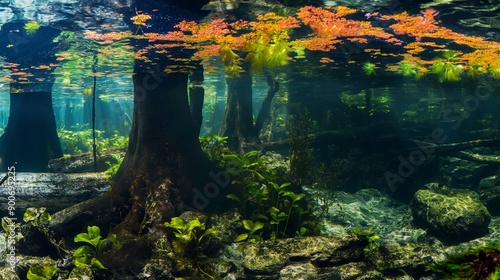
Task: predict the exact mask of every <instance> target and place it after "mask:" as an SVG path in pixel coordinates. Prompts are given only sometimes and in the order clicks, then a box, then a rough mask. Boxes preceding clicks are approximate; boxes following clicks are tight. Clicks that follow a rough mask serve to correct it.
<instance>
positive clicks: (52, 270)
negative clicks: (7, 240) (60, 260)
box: [26, 263, 57, 280]
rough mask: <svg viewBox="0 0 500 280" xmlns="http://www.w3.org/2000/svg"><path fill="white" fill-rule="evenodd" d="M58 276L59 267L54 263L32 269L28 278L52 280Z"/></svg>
mask: <svg viewBox="0 0 500 280" xmlns="http://www.w3.org/2000/svg"><path fill="white" fill-rule="evenodd" d="M56 274H57V266H56V265H55V264H53V263H44V264H40V265H35V266H32V267H30V269H29V270H28V274H27V275H26V278H27V279H28V280H51V279H52V278H54V276H56Z"/></svg>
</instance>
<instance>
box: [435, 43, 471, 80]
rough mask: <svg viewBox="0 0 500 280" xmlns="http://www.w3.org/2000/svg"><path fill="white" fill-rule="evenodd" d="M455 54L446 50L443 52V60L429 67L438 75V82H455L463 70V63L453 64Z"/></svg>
mask: <svg viewBox="0 0 500 280" xmlns="http://www.w3.org/2000/svg"><path fill="white" fill-rule="evenodd" d="M456 56H457V54H456V53H455V52H454V51H451V50H448V51H445V52H444V54H443V60H442V61H439V62H436V63H434V64H433V65H432V67H431V72H432V73H433V74H436V75H437V76H438V79H439V81H440V82H445V81H446V82H456V81H458V80H460V75H461V74H462V72H463V71H464V68H463V65H460V64H455V63H454V60H455V58H456Z"/></svg>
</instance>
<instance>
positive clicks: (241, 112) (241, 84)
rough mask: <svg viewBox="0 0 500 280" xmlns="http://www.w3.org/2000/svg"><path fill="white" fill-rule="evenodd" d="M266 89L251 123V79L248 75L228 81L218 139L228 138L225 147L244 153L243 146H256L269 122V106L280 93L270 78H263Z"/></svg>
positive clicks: (276, 83)
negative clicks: (265, 82)
mask: <svg viewBox="0 0 500 280" xmlns="http://www.w3.org/2000/svg"><path fill="white" fill-rule="evenodd" d="M266 78H267V85H268V86H269V89H268V91H267V94H266V97H265V98H264V101H263V102H262V105H261V108H260V110H259V114H258V115H257V118H256V120H255V125H254V121H253V103H252V102H253V101H252V94H253V93H252V75H251V73H250V72H249V71H247V72H244V73H241V74H240V76H239V77H228V78H227V79H226V85H227V101H226V110H225V113H224V121H223V123H222V126H221V130H220V135H222V136H227V137H228V139H227V143H228V147H229V148H230V149H231V150H233V151H238V152H240V153H242V152H243V148H244V146H245V144H247V143H252V142H255V141H256V140H257V138H258V136H259V132H260V131H261V129H262V127H263V126H264V122H265V121H266V120H267V119H269V116H270V111H271V102H272V100H273V98H274V95H275V94H276V92H278V90H279V83H278V82H276V81H274V80H273V78H272V76H271V75H270V74H267V75H266Z"/></svg>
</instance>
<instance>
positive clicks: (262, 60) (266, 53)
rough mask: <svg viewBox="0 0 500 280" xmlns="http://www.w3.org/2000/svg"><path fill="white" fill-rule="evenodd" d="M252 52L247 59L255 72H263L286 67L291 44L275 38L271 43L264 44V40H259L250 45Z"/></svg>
mask: <svg viewBox="0 0 500 280" xmlns="http://www.w3.org/2000/svg"><path fill="white" fill-rule="evenodd" d="M250 49H251V51H250V52H249V53H248V54H247V56H246V57H245V61H247V62H249V63H250V65H251V67H250V68H251V69H252V71H254V72H262V71H263V70H264V69H266V68H267V69H272V68H277V67H280V66H285V65H286V64H287V63H288V61H289V59H290V57H289V56H288V54H289V53H290V52H291V50H292V49H291V48H290V46H289V43H288V42H287V41H286V40H283V39H281V38H279V37H278V36H274V38H273V39H272V40H271V43H267V44H263V43H262V40H257V41H255V42H252V43H251V44H250Z"/></svg>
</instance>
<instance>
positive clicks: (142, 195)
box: [113, 72, 229, 232]
mask: <svg viewBox="0 0 500 280" xmlns="http://www.w3.org/2000/svg"><path fill="white" fill-rule="evenodd" d="M153 78H154V81H156V82H155V83H153V82H152V81H153ZM187 78H188V76H187V74H184V73H171V74H164V73H145V72H142V73H136V74H135V75H134V77H133V80H134V93H135V96H134V117H133V122H132V129H131V132H130V139H129V146H128V150H127V154H126V156H125V159H124V161H123V163H122V165H121V167H120V170H119V171H118V173H117V183H116V187H115V189H114V190H113V193H114V194H115V195H117V196H118V197H120V198H121V200H122V201H124V204H123V206H124V208H123V209H124V210H125V211H126V218H125V220H124V223H123V226H124V227H123V228H126V229H127V230H135V231H136V232H140V231H142V230H144V221H148V223H149V222H151V223H152V224H153V228H154V229H160V228H163V223H164V222H165V221H167V220H169V219H170V218H172V217H173V216H177V215H178V214H179V213H181V212H182V211H184V210H189V209H197V210H207V209H213V207H214V206H216V205H217V204H218V203H216V202H217V200H220V199H222V198H224V195H222V189H223V188H225V187H226V186H227V185H228V184H229V178H226V177H225V176H223V175H221V174H222V173H220V172H218V171H217V170H216V168H215V165H213V164H212V163H211V161H210V160H209V159H208V157H207V156H206V155H205V154H204V153H203V151H202V150H201V147H200V144H199V141H198V131H197V129H196V127H195V126H194V122H193V119H192V117H191V115H190V108H189V104H188V96H187V81H188V80H187ZM226 176H227V175H226ZM124 198H125V200H124Z"/></svg>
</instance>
